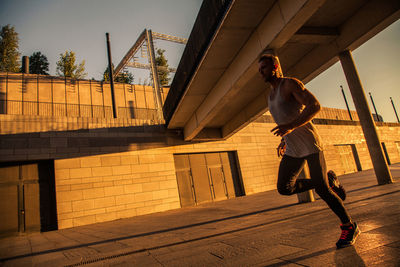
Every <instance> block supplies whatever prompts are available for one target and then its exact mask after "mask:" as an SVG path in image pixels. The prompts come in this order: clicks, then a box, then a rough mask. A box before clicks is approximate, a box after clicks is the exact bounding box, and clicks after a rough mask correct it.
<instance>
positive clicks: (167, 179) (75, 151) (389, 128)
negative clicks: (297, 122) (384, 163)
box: [0, 74, 400, 229]
mask: <svg viewBox="0 0 400 267" xmlns="http://www.w3.org/2000/svg"><path fill="white" fill-rule="evenodd" d="M18 75H19V76H18ZM14 76H15V88H14V89H13V91H12V92H11V91H10V92H8V94H9V95H8V97H9V99H10V98H15V99H16V100H19V99H20V98H21V96H22V91H21V90H23V88H24V87H23V84H22V82H21V79H20V78H18V77H20V76H21V75H20V74H16V75H14ZM33 77H37V76H33ZM47 79H49V78H47ZM4 84H5V83H4V76H1V75H0V86H3V85H4ZM65 86H66V84H65V80H60V79H54V81H53V88H52V90H53V91H54V92H53V94H46V93H45V92H42V91H40V90H39V98H40V99H42V97H43V99H46V101H47V100H48V99H49V98H53V99H54V100H55V101H60V102H63V101H64V103H65V96H67V99H68V101H72V102H74V103H75V102H76V103H77V102H78V101H79V102H80V103H81V104H82V103H85V104H87V103H88V102H90V101H92V103H93V104H94V105H103V90H109V89H108V87H107V86H102V84H101V83H99V82H90V81H77V82H71V83H70V84H69V85H68V84H67V86H69V87H67V89H68V91H67V95H66V94H65ZM88 86H89V88H88ZM3 87H4V86H3ZM26 88H28V90H29V91H33V90H37V87H35V83H34V82H33V81H32V82H31V84H29V86H27V87H26ZM40 88H41V87H39V89H40ZM47 88H51V87H47ZM3 89H4V88H0V91H1V92H3V91H4V90H3ZM78 90H79V94H85V95H86V96H85V97H80V98H78V95H79V94H78ZM117 90H119V92H120V93H119V95H124V94H122V93H121V91H122V92H125V95H124V97H125V99H124V101H122V100H121V99H119V100H118V102H117V103H118V104H119V105H122V104H128V105H129V101H134V102H135V103H136V105H137V107H143V108H148V107H150V108H152V107H153V106H154V98H153V97H152V94H151V88H148V87H144V86H136V85H135V86H129V85H126V86H121V85H118V86H117ZM90 92H92V95H91V97H88V94H89V95H90ZM166 92H167V90H166ZM106 94H108V95H107V97H106V99H104V103H105V104H107V105H108V104H109V99H110V94H109V93H105V95H106ZM150 95H151V97H150ZM31 96H36V97H37V95H34V94H33V93H32V95H31ZM148 98H149V99H152V100H148ZM20 108H21V109H22V107H20ZM57 112H58V113H59V114H60V117H46V116H34V115H5V114H0V138H1V139H0V158H1V159H0V161H1V162H6V161H26V160H44V159H52V160H54V167H55V182H56V198H57V212H58V214H57V216H58V223H59V228H60V229H62V228H68V227H73V226H78V225H85V224H91V223H96V222H103V221H110V220H115V219H119V218H125V217H131V216H138V215H142V214H147V213H153V212H159V211H165V210H169V209H176V208H179V207H180V201H179V193H178V188H177V181H176V175H175V165H174V157H173V155H174V154H175V153H199V152H201V153H204V152H221V151H236V152H237V156H238V164H239V167H240V171H241V173H240V174H241V178H242V180H243V184H244V189H245V193H246V194H247V195H249V194H254V193H257V192H262V191H266V190H273V189H275V188H276V185H275V183H276V177H277V172H278V166H279V161H280V159H279V158H278V157H277V156H276V146H277V145H278V143H279V140H280V138H277V137H275V136H273V135H272V134H271V133H270V130H271V129H272V128H273V127H275V125H274V124H273V123H272V122H271V120H270V118H268V117H266V116H264V117H262V118H261V119H260V120H257V121H256V122H253V123H251V124H249V125H248V126H247V127H245V128H244V129H242V130H241V131H239V132H238V133H237V134H235V135H233V136H232V137H231V138H229V139H227V140H224V141H217V142H201V143H190V142H189V143H186V142H184V141H182V136H180V135H179V133H176V132H174V131H168V130H166V129H165V127H164V126H163V125H157V122H154V121H151V120H140V119H128V118H122V117H121V118H117V119H114V118H86V117H65V114H67V113H68V112H70V113H71V112H72V113H73V112H75V111H74V110H67V108H66V107H65V106H64V105H61V106H60V107H57ZM63 114H64V115H63ZM335 116H336V117H338V118H339V119H343V120H346V111H343V110H335V109H329V110H327V111H326V112H325V113H324V114H322V115H321V116H320V118H326V117H328V118H329V117H334V118H335ZM316 122H317V123H316V127H317V128H318V130H319V133H320V135H321V137H322V139H323V142H324V149H325V157H326V160H327V167H328V168H329V169H334V170H335V171H336V172H337V173H338V174H339V175H340V174H343V173H344V168H343V166H342V163H341V162H340V160H339V159H338V158H339V157H338V150H337V147H336V146H335V145H341V144H347V145H349V144H353V145H355V146H356V149H357V152H358V156H359V158H360V161H361V165H362V168H363V169H364V170H365V169H369V168H372V164H371V160H370V158H369V153H368V149H367V146H366V143H365V138H364V136H363V133H362V130H361V127H360V126H359V125H357V123H354V122H349V121H344V122H343V121H342V122H340V121H336V122H335V121H329V120H317V121H316ZM159 123H163V122H159ZM378 132H379V135H380V139H381V141H382V142H384V143H385V146H386V148H387V151H388V153H389V157H390V160H391V162H392V163H396V162H400V125H399V124H393V123H392V124H385V123H378ZM396 142H397V143H396Z"/></svg>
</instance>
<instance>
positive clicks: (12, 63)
mask: <svg viewBox="0 0 400 267" xmlns="http://www.w3.org/2000/svg"><path fill="white" fill-rule="evenodd" d="M18 46H19V45H18V33H17V32H16V31H15V29H14V27H12V26H10V25H9V24H7V25H6V26H3V27H2V28H1V32H0V71H9V72H19V71H20V68H21V67H20V62H19V57H20V53H19V52H18Z"/></svg>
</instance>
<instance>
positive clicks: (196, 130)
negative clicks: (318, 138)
mask: <svg viewBox="0 0 400 267" xmlns="http://www.w3.org/2000/svg"><path fill="white" fill-rule="evenodd" d="M399 17H400V1H398V0H384V1H381V0H351V1H349V0H225V1H224V0H219V1H204V2H203V5H202V7H201V8H200V11H199V14H198V17H197V19H196V22H195V24H194V27H193V30H192V33H191V35H190V38H189V40H188V43H187V46H186V48H185V51H184V53H183V57H182V59H181V62H180V64H179V66H178V69H177V73H176V75H175V77H174V80H173V82H172V84H171V89H170V92H169V95H168V97H167V99H166V102H165V104H164V117H165V119H166V122H167V125H168V128H169V129H181V130H182V131H183V134H184V139H185V140H187V141H190V140H219V139H226V138H228V137H230V136H231V135H233V134H234V133H235V132H237V131H239V130H240V129H242V128H243V127H245V126H246V125H247V124H248V123H250V122H251V121H253V120H254V119H256V118H257V117H258V116H259V115H261V114H263V113H264V112H266V111H267V110H268V104H267V103H268V101H267V96H268V93H269V88H268V86H266V85H265V84H264V83H263V81H262V80H261V78H260V76H259V74H258V64H257V60H258V56H259V55H260V53H262V52H263V51H265V50H271V51H273V53H275V54H277V55H278V56H279V58H280V61H281V65H282V69H283V73H284V74H285V76H293V77H297V78H299V79H300V80H302V81H303V82H304V83H307V82H308V81H310V80H312V79H313V78H315V77H316V76H317V75H319V74H320V73H321V72H323V71H324V70H326V69H327V68H329V67H330V66H331V65H333V64H334V63H335V62H337V61H338V60H341V63H342V65H343V68H344V71H345V75H346V78H347V80H348V83H349V88H350V91H351V93H352V96H353V99H354V102H355V106H356V109H357V112H358V115H359V118H360V121H361V125H362V127H363V130H364V134H365V136H366V139H367V143H368V146H369V149H370V153H371V151H372V154H371V159H372V161H374V160H375V159H374V158H379V159H378V161H379V162H381V161H383V162H384V161H385V159H384V157H383V153H382V148H381V145H380V143H379V138H378V136H377V134H376V129H375V124H374V122H373V120H372V116H371V113H370V111H369V108H368V104H367V101H366V98H365V94H364V91H363V88H362V85H361V82H360V80H359V78H358V74H357V71H356V67H355V66H354V62H353V60H352V57H351V51H352V50H354V49H356V48H357V47H359V46H360V45H362V44H363V43H364V42H366V41H367V40H369V39H370V38H372V37H373V36H375V35H376V34H377V33H379V32H380V31H382V30H383V29H385V28H386V27H387V26H389V25H390V24H391V23H393V22H395V21H396V20H397V19H399ZM377 52H378V51H377ZM379 52H380V51H379ZM321 90H323V88H321ZM385 164H386V163H385ZM385 164H383V165H385ZM375 165H376V166H375ZM380 165H382V164H375V163H374V167H375V170H376V169H377V166H380ZM379 169H385V170H386V171H384V172H385V173H386V174H385V175H384V176H386V177H387V176H389V177H390V173H389V172H388V169H387V165H386V167H384V166H383V167H379ZM385 179H387V178H385ZM390 181H391V178H390ZM382 183H383V182H382Z"/></svg>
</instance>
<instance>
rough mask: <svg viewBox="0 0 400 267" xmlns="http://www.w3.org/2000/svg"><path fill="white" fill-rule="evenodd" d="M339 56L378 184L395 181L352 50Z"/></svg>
mask: <svg viewBox="0 0 400 267" xmlns="http://www.w3.org/2000/svg"><path fill="white" fill-rule="evenodd" d="M339 58H340V63H341V64H342V68H343V71H344V74H345V76H346V80H347V83H348V85H349V88H350V92H351V95H352V97H353V101H354V105H355V107H356V110H357V114H358V117H359V118H360V123H361V127H362V130H363V132H364V136H365V140H366V142H367V146H368V150H369V154H370V156H371V161H372V164H373V166H374V171H375V175H376V178H377V179H378V184H380V185H381V184H389V183H393V180H392V175H391V174H390V171H389V167H388V165H387V163H386V160H385V156H384V155H383V151H382V146H381V143H380V141H379V136H378V132H377V130H376V127H375V123H374V120H373V119H372V115H371V111H370V110H369V107H368V102H367V98H366V96H365V93H364V89H363V87H362V84H361V81H360V77H359V76H358V72H357V68H356V66H355V64H354V61H353V57H352V55H351V52H350V51H348V50H346V51H343V52H341V53H340V54H339Z"/></svg>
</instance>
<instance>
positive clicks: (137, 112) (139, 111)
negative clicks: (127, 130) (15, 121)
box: [0, 100, 157, 120]
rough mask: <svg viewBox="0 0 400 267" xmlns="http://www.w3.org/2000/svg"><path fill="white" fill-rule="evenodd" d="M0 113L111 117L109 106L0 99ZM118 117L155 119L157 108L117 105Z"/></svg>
mask: <svg viewBox="0 0 400 267" xmlns="http://www.w3.org/2000/svg"><path fill="white" fill-rule="evenodd" d="M0 114H9V115H36V116H49V117H74V118H78V117H84V118H113V114H112V107H111V106H100V105H84V104H68V103H51V102H35V101H16V100H0ZM117 114H118V118H128V119H143V120H156V118H157V110H156V109H146V108H136V107H119V108H118V112H117Z"/></svg>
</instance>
